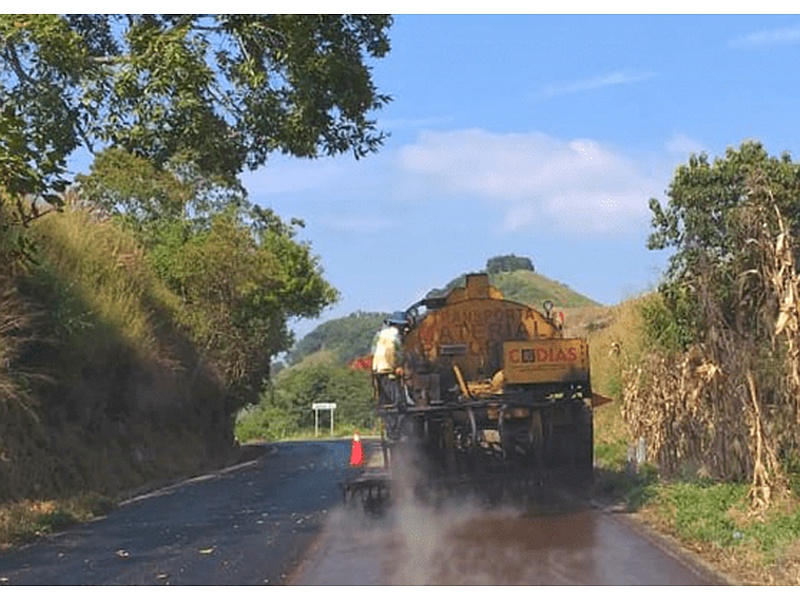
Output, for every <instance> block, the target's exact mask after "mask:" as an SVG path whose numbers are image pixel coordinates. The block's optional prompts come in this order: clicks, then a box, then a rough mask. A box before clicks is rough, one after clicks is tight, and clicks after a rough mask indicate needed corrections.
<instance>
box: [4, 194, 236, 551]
mask: <svg viewBox="0 0 800 600" xmlns="http://www.w3.org/2000/svg"><path fill="white" fill-rule="evenodd" d="M30 234H31V235H32V237H33V238H34V239H35V241H36V248H35V259H36V262H35V263H34V264H32V265H29V266H28V268H27V269H25V270H19V269H17V270H15V271H12V270H11V269H10V268H8V267H7V265H6V268H5V269H4V270H3V272H2V274H1V275H2V281H0V284H1V286H2V300H1V302H2V309H3V317H2V323H0V547H2V546H3V545H5V544H9V543H12V542H19V541H22V540H25V539H28V538H29V537H30V536H31V535H35V534H37V533H42V532H47V531H52V530H53V529H55V528H58V527H60V526H62V525H65V524H68V523H70V522H74V521H81V520H85V519H86V518H88V517H90V516H92V515H96V514H100V513H103V512H105V511H106V510H107V509H108V508H109V506H111V505H113V503H114V501H115V500H116V499H117V498H118V497H119V496H120V494H123V493H125V492H126V490H132V489H135V488H137V487H139V486H143V485H145V484H148V482H152V481H156V480H168V479H171V478H174V477H178V476H181V475H184V474H189V473H193V472H197V471H198V470H200V469H202V468H204V467H207V466H208V465H209V464H212V463H218V462H221V461H224V460H226V459H227V457H229V454H230V451H231V449H232V437H231V427H230V421H229V415H227V414H226V412H225V410H226V409H225V406H224V399H223V393H222V390H221V387H220V385H219V383H218V381H217V379H216V377H215V376H214V374H213V373H211V372H210V371H209V370H208V369H207V368H206V367H204V366H203V363H202V362H201V361H200V358H199V355H198V353H197V351H196V349H195V347H194V345H193V343H192V341H191V332H190V331H188V329H187V328H186V327H185V326H184V325H182V323H183V322H184V315H183V314H182V307H181V305H180V303H179V301H178V299H177V298H176V297H175V296H174V295H172V294H171V293H170V292H169V291H168V290H167V289H166V288H165V287H164V286H163V285H161V284H160V282H159V281H158V280H157V278H156V277H155V275H154V274H153V273H152V271H151V269H150V268H149V265H148V263H147V261H146V260H145V257H144V256H143V254H142V252H141V250H140V249H139V248H138V247H137V245H136V244H135V242H134V241H133V239H132V238H131V236H129V235H128V234H126V233H125V232H124V231H122V230H120V229H119V228H118V227H115V226H114V225H113V224H112V223H110V222H98V221H96V220H94V219H92V218H91V217H90V216H89V215H88V214H87V213H85V212H83V211H81V210H79V209H68V210H66V211H65V212H63V213H58V214H52V215H48V216H46V217H43V218H41V219H39V220H38V221H36V222H35V225H34V226H33V228H32V230H31V231H30ZM0 249H2V247H1V246H0Z"/></svg>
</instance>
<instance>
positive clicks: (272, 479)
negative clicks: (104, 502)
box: [0, 441, 349, 585]
mask: <svg viewBox="0 0 800 600" xmlns="http://www.w3.org/2000/svg"><path fill="white" fill-rule="evenodd" d="M348 459H349V443H348V442H347V441H333V442H303V443H284V444H276V445H274V446H271V447H270V448H269V451H268V452H267V454H266V455H265V456H264V457H262V458H261V459H259V460H257V461H254V462H253V463H248V464H244V465H239V466H238V467H235V468H233V469H229V470H226V471H223V472H220V473H217V474H213V475H209V476H205V477H200V478H197V479H193V480H191V481H188V482H185V483H182V484H179V485H175V486H172V487H169V488H167V489H164V490H160V491H158V492H156V493H153V494H150V495H148V496H144V497H140V498H137V499H134V500H133V501H130V502H127V503H125V504H124V505H123V506H121V507H120V508H118V509H117V510H115V511H113V512H112V513H110V514H109V515H108V516H106V517H104V518H102V519H99V520H96V521H93V522H91V523H85V524H82V525H79V526H76V527H72V528H70V529H69V530H67V531H65V532H62V533H59V534H56V535H53V536H48V537H47V538H44V539H42V540H39V541H37V542H36V543H34V544H31V545H29V546H26V547H23V548H20V549H16V550H13V551H10V552H8V553H5V554H3V555H0V581H2V582H3V583H5V584H8V585H265V584H270V585H272V584H282V583H283V582H284V581H285V579H286V577H287V576H288V574H289V573H290V572H291V570H292V569H293V568H294V567H295V566H296V564H297V563H298V562H299V560H300V559H301V557H302V556H303V555H304V553H305V552H306V550H307V548H308V546H309V544H310V543H311V542H312V540H313V539H314V538H315V536H317V534H319V533H320V531H321V530H322V527H323V523H324V521H325V519H326V515H327V513H328V511H329V509H330V508H331V507H333V506H338V504H339V503H340V501H341V496H340V494H339V488H338V483H339V481H341V479H342V478H343V477H344V476H345V470H346V467H347V462H348Z"/></svg>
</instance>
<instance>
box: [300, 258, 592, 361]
mask: <svg viewBox="0 0 800 600" xmlns="http://www.w3.org/2000/svg"><path fill="white" fill-rule="evenodd" d="M483 272H485V273H488V275H489V282H490V283H491V284H492V285H493V286H495V287H496V288H498V289H499V290H500V291H501V292H502V293H503V296H504V297H505V298H507V299H509V300H514V301H515V302H521V303H522V304H527V305H529V306H533V307H534V308H536V309H541V307H542V303H543V302H544V301H545V300H552V302H553V303H554V304H555V306H556V307H558V308H561V309H570V308H573V309H574V308H581V309H582V308H589V307H599V306H600V304H599V303H598V302H595V301H594V300H592V299H591V298H589V297H587V296H584V295H582V294H579V293H578V292H576V291H574V290H572V289H571V288H570V287H569V286H567V285H565V284H563V283H560V282H558V281H554V280H552V279H548V278H547V277H545V276H544V275H540V274H538V273H536V270H535V268H534V265H533V262H532V261H531V259H530V258H527V257H524V256H516V255H514V254H508V255H504V256H495V257H493V258H490V259H489V260H488V261H486V268H485V269H484V270H483ZM465 281H466V273H464V274H462V275H459V276H458V277H456V278H455V279H453V280H452V281H450V282H449V283H448V284H447V285H445V286H444V287H442V288H435V289H433V290H431V291H430V292H429V293H428V294H427V296H428V297H431V296H440V295H444V294H446V293H447V292H448V291H450V290H451V289H453V288H455V287H460V286H463V285H464V284H465ZM397 308H398V309H403V308H406V307H404V306H398V307H397ZM386 316H387V315H386V314H385V313H381V312H364V311H358V312H355V313H352V314H351V315H349V316H347V317H341V318H338V319H331V320H330V321H326V322H325V323H323V324H322V325H319V326H318V327H316V328H315V329H314V330H313V331H311V332H310V333H309V334H307V335H306V336H305V337H303V339H301V340H300V341H299V342H297V344H296V345H295V347H294V348H293V349H292V351H291V353H290V354H289V357H288V360H289V363H290V364H297V363H299V362H301V361H303V360H304V359H306V358H308V357H311V356H312V355H314V354H317V353H325V354H326V355H327V360H331V361H333V362H335V363H337V364H347V363H349V362H350V361H352V360H353V359H355V358H357V357H359V356H364V355H365V354H368V353H369V352H370V346H371V344H372V338H373V336H374V335H375V332H376V331H378V329H379V328H380V326H381V323H382V322H383V319H384V318H385V317H386Z"/></svg>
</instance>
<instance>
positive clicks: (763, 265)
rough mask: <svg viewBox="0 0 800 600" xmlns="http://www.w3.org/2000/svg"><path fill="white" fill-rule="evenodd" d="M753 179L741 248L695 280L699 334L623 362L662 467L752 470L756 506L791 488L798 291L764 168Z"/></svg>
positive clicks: (742, 213)
mask: <svg viewBox="0 0 800 600" xmlns="http://www.w3.org/2000/svg"><path fill="white" fill-rule="evenodd" d="M750 184H751V185H750V194H749V198H748V202H747V203H745V204H744V205H742V206H741V207H740V208H739V209H737V211H735V212H734V213H733V217H734V218H733V219H732V225H731V233H732V235H734V236H736V237H735V239H734V241H735V244H733V245H732V247H735V248H740V249H741V250H740V251H738V252H737V253H736V255H735V256H732V257H728V258H726V260H728V262H727V263H726V264H725V265H724V267H725V268H728V269H729V270H728V271H725V270H724V268H723V267H722V266H721V265H720V264H715V263H714V262H713V261H712V260H711V259H709V260H708V261H707V262H706V263H702V262H700V263H699V265H698V266H697V272H696V273H695V274H694V279H693V280H692V284H693V288H692V291H693V293H694V294H696V295H695V299H696V301H697V305H698V306H699V310H700V322H701V323H702V330H703V332H704V333H703V339H702V343H699V344H697V345H695V346H693V347H691V348H690V349H689V350H687V351H686V352H684V353H682V354H678V355H674V356H658V355H656V356H651V357H649V358H647V359H646V360H645V361H644V362H643V364H641V365H639V366H638V367H637V368H636V369H629V370H628V371H626V372H625V373H624V378H625V388H624V393H623V411H624V415H625V417H626V421H627V423H628V425H629V428H630V429H631V433H632V434H633V435H634V436H636V437H639V436H644V437H645V438H646V440H647V445H648V458H649V459H651V460H653V461H655V462H656V463H657V464H658V466H659V467H660V469H661V471H662V473H665V474H667V475H677V474H686V473H687V471H689V473H690V474H692V475H695V474H698V473H699V474H703V475H709V476H711V477H713V478H717V479H724V480H740V481H741V480H748V479H749V480H750V481H751V489H750V500H751V508H752V509H753V510H754V511H756V512H758V511H762V510H764V509H765V508H766V507H768V506H769V504H770V502H771V501H772V499H773V498H774V497H775V495H776V493H777V492H783V491H785V490H786V479H785V475H784V473H783V472H782V468H781V464H780V461H779V460H778V456H779V455H780V450H781V448H786V447H797V441H798V428H797V424H798V423H800V307H799V306H798V300H800V293H799V292H798V280H797V268H796V264H795V260H794V256H795V252H796V251H797V248H796V245H795V242H794V239H793V237H792V235H791V232H790V231H789V228H788V227H787V225H786V223H785V221H784V219H783V217H782V215H781V212H780V210H779V208H778V205H777V202H776V200H775V198H774V196H773V194H772V193H771V191H770V189H769V186H767V185H765V183H764V180H763V178H761V176H760V175H759V174H756V176H754V177H753V178H752V179H751V181H750ZM731 270H733V272H736V273H738V274H739V277H738V279H737V284H736V285H735V286H733V289H732V290H731V291H732V292H733V296H732V301H731V302H730V303H729V304H728V305H726V307H725V308H723V306H722V304H721V302H720V300H719V298H718V296H717V294H715V292H714V290H716V289H719V286H720V285H721V282H723V283H724V281H726V280H725V279H724V278H725V277H726V273H730V272H731ZM731 307H732V309H731ZM731 313H733V314H731Z"/></svg>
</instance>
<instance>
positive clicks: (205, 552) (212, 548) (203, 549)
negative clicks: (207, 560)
mask: <svg viewBox="0 0 800 600" xmlns="http://www.w3.org/2000/svg"><path fill="white" fill-rule="evenodd" d="M212 552H214V547H213V546H212V547H211V548H201V549H200V554H211V553H212Z"/></svg>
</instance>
